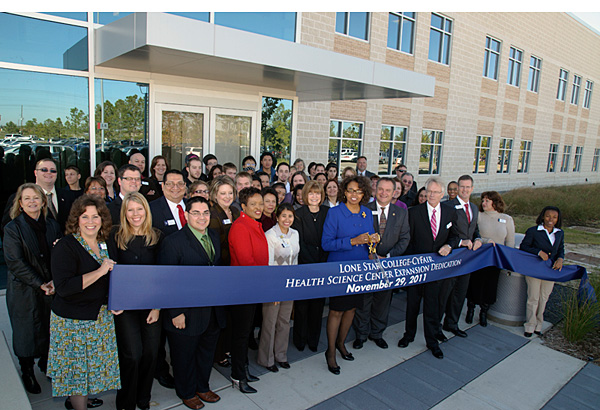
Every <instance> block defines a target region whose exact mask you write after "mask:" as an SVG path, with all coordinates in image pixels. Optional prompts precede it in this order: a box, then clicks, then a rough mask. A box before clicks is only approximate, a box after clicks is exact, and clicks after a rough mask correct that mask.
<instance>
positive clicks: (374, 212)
mask: <svg viewBox="0 0 600 410" xmlns="http://www.w3.org/2000/svg"><path fill="white" fill-rule="evenodd" d="M371 212H373V215H379V212H377V211H371Z"/></svg>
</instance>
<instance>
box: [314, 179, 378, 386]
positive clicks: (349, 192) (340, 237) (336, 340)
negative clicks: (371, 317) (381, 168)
mask: <svg viewBox="0 0 600 410" xmlns="http://www.w3.org/2000/svg"><path fill="white" fill-rule="evenodd" d="M342 192H343V193H344V197H343V198H342V203H341V204H340V205H339V206H336V207H335V208H331V209H330V210H329V212H328V213H327V218H326V219H325V224H324V226H323V237H322V240H321V245H322V248H323V250H324V251H326V252H329V257H328V259H327V261H328V262H335V261H356V260H365V259H368V258H369V243H372V242H373V243H377V242H379V235H378V234H375V233H374V232H375V231H374V228H373V213H372V211H371V210H370V209H368V208H367V207H365V204H367V203H368V202H369V198H370V197H371V181H369V179H367V178H365V177H359V176H353V177H350V178H346V179H344V181H343V182H342ZM362 301H363V295H362V294H358V295H347V296H335V297H331V298H329V316H328V317H327V351H326V352H325V358H326V359H327V367H328V369H329V371H330V372H331V373H333V374H340V367H339V366H338V365H337V362H336V359H335V351H336V349H337V350H339V352H340V354H341V355H342V359H344V360H354V357H353V356H352V353H349V352H348V350H346V346H345V345H344V343H345V341H346V336H347V335H348V331H349V330H350V326H351V325H352V320H353V319H354V312H355V311H356V308H357V307H358V306H360V305H361V304H362Z"/></svg>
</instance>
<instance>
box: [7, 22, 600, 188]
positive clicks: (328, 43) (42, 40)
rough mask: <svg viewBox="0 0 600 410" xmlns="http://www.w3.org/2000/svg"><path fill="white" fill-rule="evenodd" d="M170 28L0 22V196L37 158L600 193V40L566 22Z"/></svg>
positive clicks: (89, 164)
mask: <svg viewBox="0 0 600 410" xmlns="http://www.w3.org/2000/svg"><path fill="white" fill-rule="evenodd" d="M177 14H179V15H173V14H169V13H92V12H90V13H1V14H0V30H1V31H3V32H2V36H0V43H2V45H1V46H0V90H2V91H0V99H1V100H2V102H0V116H1V117H0V126H1V127H2V131H3V133H4V134H10V135H13V136H12V137H10V138H7V139H5V141H4V149H5V160H6V162H7V164H10V165H14V167H11V169H13V170H14V172H15V174H14V175H13V176H11V178H10V184H8V185H6V184H5V187H4V190H5V191H11V190H12V191H13V192H14V190H16V186H18V185H19V184H20V183H22V182H24V181H25V180H31V178H32V175H31V173H32V169H30V168H31V163H32V162H34V159H35V156H36V154H39V153H42V152H45V154H43V155H48V152H50V154H51V155H53V156H54V157H55V158H56V159H57V161H58V162H59V164H60V166H61V167H64V166H66V165H68V164H71V163H75V164H77V165H79V167H80V168H81V169H82V173H83V176H84V177H85V176H86V175H89V174H90V173H91V172H93V169H95V167H96V165H97V164H98V163H99V162H101V161H104V160H107V159H110V160H112V161H114V162H116V163H117V164H118V165H120V164H122V163H124V162H126V158H127V154H128V153H129V152H130V151H131V150H132V149H136V148H137V149H140V150H141V151H142V152H143V153H144V154H145V155H147V157H148V161H147V162H148V164H149V160H150V159H151V158H152V157H153V156H155V155H159V154H162V155H165V156H166V157H167V158H168V159H169V161H170V162H171V166H172V167H181V166H182V165H183V159H184V157H185V155H187V154H188V153H190V152H194V153H197V154H199V155H203V154H206V153H209V152H210V153H215V154H216V155H217V157H218V158H219V162H220V163H224V162H234V163H236V164H237V165H238V167H239V166H240V165H241V164H240V161H241V159H242V158H243V157H244V156H246V155H249V154H251V155H254V156H255V157H258V156H259V155H260V152H261V151H263V150H265V149H267V150H270V151H276V156H277V157H278V158H281V159H285V160H288V161H290V160H291V161H293V160H294V159H295V158H298V157H299V158H303V159H304V160H305V162H306V163H308V162H310V161H316V162H323V163H327V162H331V161H334V162H337V163H338V164H339V166H340V167H344V166H355V163H356V158H357V157H358V156H359V155H365V156H366V157H367V159H368V164H369V169H370V170H371V171H373V172H378V173H379V174H380V175H390V174H392V173H393V169H394V167H395V166H396V165H397V164H399V163H404V164H406V165H407V166H408V169H409V171H410V172H412V173H413V174H414V175H415V177H416V180H417V182H418V183H419V184H422V183H423V182H424V181H425V179H426V178H427V177H428V176H430V175H439V176H441V177H442V178H443V179H444V180H448V181H449V180H451V179H456V178H458V176H460V175H462V174H471V175H472V176H473V178H474V180H475V186H476V190H477V191H482V190H487V189H495V190H507V189H511V188H514V187H518V186H531V185H532V184H535V185H536V186H545V185H564V184H577V183H586V182H598V181H599V180H600V173H599V172H598V168H599V166H600V164H599V157H600V108H599V107H600V105H599V104H598V103H597V101H596V100H597V98H598V97H597V96H596V95H595V93H594V84H595V83H597V82H598V80H599V79H600V64H598V63H599V62H600V35H599V34H598V33H597V32H595V31H593V30H592V29H590V28H588V27H586V26H585V25H583V24H582V23H580V22H579V21H577V20H576V19H574V18H573V17H572V16H570V15H568V14H564V13H442V12H439V13H438V12H422V13H408V12H406V13H401V12H398V13H343V12H340V13H310V12H302V13H177ZM557 28H560V29H557ZM15 33H16V35H15ZM269 98H272V99H274V100H275V101H276V103H275V105H274V106H273V108H274V109H275V115H274V116H273V117H270V119H269V121H271V120H272V121H276V120H277V121H280V122H281V124H280V126H278V127H275V126H273V128H274V129H275V128H277V129H278V130H279V131H278V134H276V136H275V137H274V138H275V140H276V141H271V140H267V137H266V136H265V135H266V134H265V127H266V126H268V125H265V123H266V121H264V119H265V118H264V115H265V114H264V113H265V112H266V111H265V106H266V104H267V103H266V101H267V99H269ZM282 130H283V131H282ZM14 135H17V136H19V137H14ZM15 138H17V139H18V138H21V140H20V141H17V142H16V143H15V142H14V140H15ZM9 140H10V141H12V143H11V144H8V141H9ZM23 145H26V146H29V150H28V148H23ZM91 153H95V154H94V155H92V154H91ZM9 185H10V186H9ZM13 185H14V186H13Z"/></svg>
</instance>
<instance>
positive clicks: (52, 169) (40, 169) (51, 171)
mask: <svg viewBox="0 0 600 410" xmlns="http://www.w3.org/2000/svg"><path fill="white" fill-rule="evenodd" d="M36 171H42V172H49V173H51V174H56V173H57V172H58V171H56V170H55V169H54V168H38V169H36Z"/></svg>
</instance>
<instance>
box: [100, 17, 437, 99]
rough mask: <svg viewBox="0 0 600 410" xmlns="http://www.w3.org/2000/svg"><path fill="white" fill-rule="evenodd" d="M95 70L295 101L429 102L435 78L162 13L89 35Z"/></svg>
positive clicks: (127, 19) (128, 19) (130, 19)
mask: <svg viewBox="0 0 600 410" xmlns="http://www.w3.org/2000/svg"><path fill="white" fill-rule="evenodd" d="M95 34H96V55H95V58H96V65H97V66H101V67H112V68H120V69H127V70H136V71H147V72H151V73H161V74H168V75H177V76H183V77H192V78H201V79H206V80H215V81H221V82H227V83H237V84H245V85H251V86H259V87H269V88H278V89H283V90H289V91H293V92H295V93H296V95H297V96H298V99H299V101H333V100H355V99H385V98H409V97H413V98H414V97H417V98H418V97H432V96H433V93H434V88H435V79H434V78H433V77H431V76H427V75H424V74H419V73H415V72H413V71H408V70H404V69H401V68H396V67H392V66H388V65H386V64H381V63H376V62H373V61H368V60H364V59H361V58H356V57H352V56H347V55H344V54H340V53H335V52H332V51H327V50H322V49H319V48H315V47H309V46H306V45H303V44H298V43H293V42H290V41H285V40H279V39H275V38H271V37H266V36H262V35H258V34H254V33H249V32H245V31H241V30H236V29H231V28H228V27H222V26H218V25H215V24H210V23H205V22H202V21H197V20H192V19H189V18H185V17H180V16H175V15H170V14H165V13H133V14H131V15H128V16H126V17H124V18H122V19H120V20H117V21H115V22H113V23H111V24H108V25H105V26H103V27H100V28H98V29H96V33H95Z"/></svg>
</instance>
